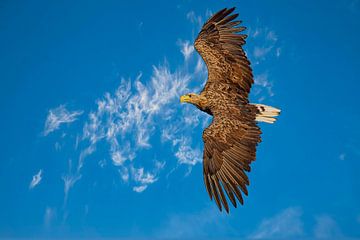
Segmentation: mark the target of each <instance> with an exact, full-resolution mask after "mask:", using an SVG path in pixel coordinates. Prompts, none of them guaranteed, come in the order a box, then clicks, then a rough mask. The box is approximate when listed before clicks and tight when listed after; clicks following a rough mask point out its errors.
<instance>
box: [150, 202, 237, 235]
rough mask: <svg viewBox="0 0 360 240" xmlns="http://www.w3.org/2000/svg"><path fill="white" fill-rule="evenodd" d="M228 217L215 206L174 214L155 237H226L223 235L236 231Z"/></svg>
mask: <svg viewBox="0 0 360 240" xmlns="http://www.w3.org/2000/svg"><path fill="white" fill-rule="evenodd" d="M228 219H229V216H227V215H224V214H220V213H219V210H218V209H217V208H216V207H215V206H212V207H209V208H207V209H204V210H202V211H199V212H195V213H189V214H173V215H171V216H170V217H169V218H168V219H167V220H166V221H165V223H163V224H162V225H161V226H160V227H159V230H158V231H157V232H155V238H159V239H208V238H210V239H213V238H214V239H216V238H219V239H224V237H223V236H225V235H229V233H233V232H234V229H232V228H231V226H230V224H229V223H228ZM214 233H215V234H217V235H218V236H214Z"/></svg>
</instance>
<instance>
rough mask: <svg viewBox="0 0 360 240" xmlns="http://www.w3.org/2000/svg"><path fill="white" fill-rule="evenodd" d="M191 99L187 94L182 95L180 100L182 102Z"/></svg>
mask: <svg viewBox="0 0 360 240" xmlns="http://www.w3.org/2000/svg"><path fill="white" fill-rule="evenodd" d="M189 99H190V98H189V96H187V95H182V96H181V97H180V102H181V103H184V102H188V101H189Z"/></svg>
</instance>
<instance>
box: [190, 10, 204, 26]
mask: <svg viewBox="0 0 360 240" xmlns="http://www.w3.org/2000/svg"><path fill="white" fill-rule="evenodd" d="M186 18H187V19H188V20H189V21H190V22H191V23H193V24H194V25H195V26H196V28H198V29H201V27H202V25H203V19H202V17H201V16H200V15H196V14H195V12H194V11H190V12H188V13H187V14H186Z"/></svg>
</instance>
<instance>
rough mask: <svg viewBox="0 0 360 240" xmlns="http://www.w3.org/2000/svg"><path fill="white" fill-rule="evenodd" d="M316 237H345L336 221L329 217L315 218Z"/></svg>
mask: <svg viewBox="0 0 360 240" xmlns="http://www.w3.org/2000/svg"><path fill="white" fill-rule="evenodd" d="M315 221H316V223H315V227H314V236H315V238H320V239H330V238H332V239H339V238H341V237H342V236H343V234H342V232H341V230H340V228H339V226H338V224H337V223H336V221H335V220H334V219H333V218H332V217H330V216H329V215H321V216H317V217H316V218H315Z"/></svg>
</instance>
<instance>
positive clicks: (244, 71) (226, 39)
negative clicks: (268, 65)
mask: <svg viewBox="0 0 360 240" xmlns="http://www.w3.org/2000/svg"><path fill="white" fill-rule="evenodd" d="M234 9H235V8H231V9H226V8H225V9H223V10H221V11H219V12H217V13H216V14H214V15H213V16H212V17H211V18H210V19H209V20H208V21H207V22H206V23H205V24H204V26H203V27H202V29H201V31H200V33H199V35H198V37H197V38H196V40H195V44H194V45H195V49H196V50H197V51H198V52H199V53H200V55H201V57H202V58H203V59H204V61H205V63H206V65H207V68H208V73H209V77H208V83H209V82H211V81H221V82H222V83H225V84H227V85H229V87H231V88H235V89H236V92H237V95H238V96H237V98H238V99H240V101H241V102H244V103H248V94H249V91H250V88H251V85H252V83H253V82H254V80H253V75H252V70H251V67H250V62H249V61H248V59H247V57H246V55H245V52H244V50H243V49H242V45H244V44H245V38H246V37H247V36H246V35H244V34H237V33H238V32H241V31H243V30H244V29H245V27H239V26H238V25H239V24H240V23H241V21H234V19H235V18H236V17H237V16H238V14H232V15H231V13H232V12H233V11H234ZM204 90H206V86H205V89H204Z"/></svg>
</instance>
